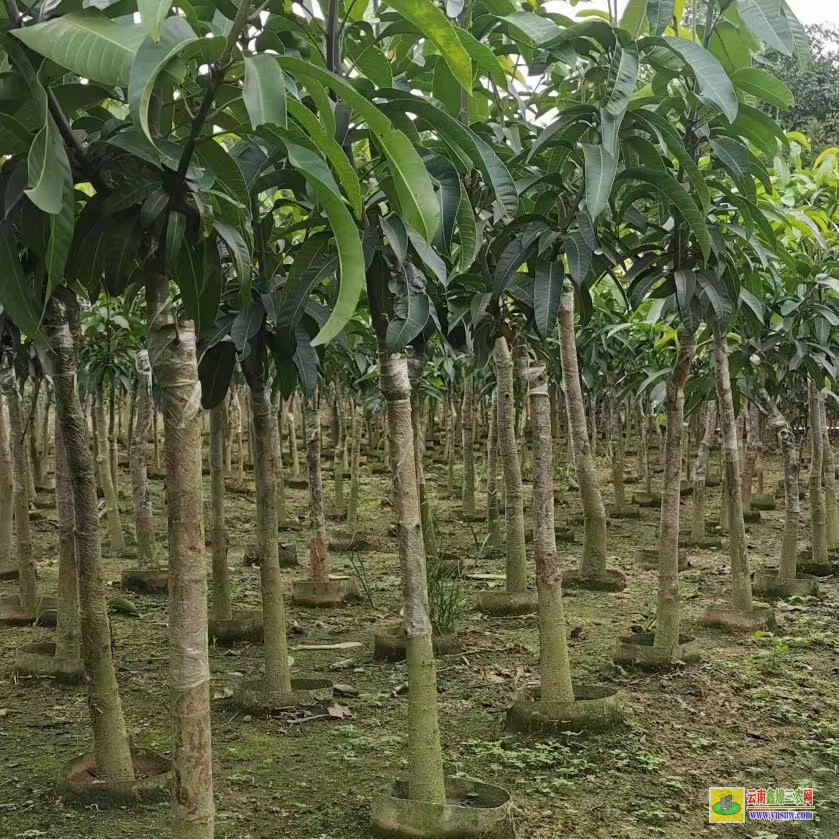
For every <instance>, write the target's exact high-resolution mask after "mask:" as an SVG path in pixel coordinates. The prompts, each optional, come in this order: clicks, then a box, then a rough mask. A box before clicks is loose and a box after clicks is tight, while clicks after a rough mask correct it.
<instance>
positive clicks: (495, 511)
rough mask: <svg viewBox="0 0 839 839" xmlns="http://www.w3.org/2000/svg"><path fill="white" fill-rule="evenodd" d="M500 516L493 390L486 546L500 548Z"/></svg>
mask: <svg viewBox="0 0 839 839" xmlns="http://www.w3.org/2000/svg"><path fill="white" fill-rule="evenodd" d="M501 542H502V537H501V517H500V515H499V505H498V397H497V395H496V393H495V391H493V394H492V400H491V401H490V409H489V429H488V431H487V539H486V545H487V548H488V549H489V550H491V551H494V550H500V548H501Z"/></svg>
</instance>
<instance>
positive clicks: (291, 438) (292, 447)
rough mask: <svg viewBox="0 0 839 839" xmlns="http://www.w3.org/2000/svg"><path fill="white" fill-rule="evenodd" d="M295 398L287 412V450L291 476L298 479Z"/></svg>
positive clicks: (298, 455)
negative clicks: (289, 458)
mask: <svg viewBox="0 0 839 839" xmlns="http://www.w3.org/2000/svg"><path fill="white" fill-rule="evenodd" d="M294 405H295V398H294V396H292V398H291V403H290V405H289V408H290V410H289V412H288V448H289V454H290V455H291V475H292V477H294V478H299V477H300V454H299V452H298V451H297V422H296V418H297V411H296V410H295V409H294Z"/></svg>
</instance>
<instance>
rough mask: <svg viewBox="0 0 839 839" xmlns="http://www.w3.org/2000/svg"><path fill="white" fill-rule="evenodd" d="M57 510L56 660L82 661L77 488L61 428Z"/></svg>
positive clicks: (57, 433) (57, 451)
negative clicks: (77, 548) (76, 538)
mask: <svg viewBox="0 0 839 839" xmlns="http://www.w3.org/2000/svg"><path fill="white" fill-rule="evenodd" d="M55 510H56V515H57V517H58V620H57V628H56V633H55V657H56V658H57V659H59V660H61V661H79V660H80V659H81V657H82V646H81V644H82V641H81V626H80V623H79V586H78V578H77V571H76V545H75V537H74V535H73V530H74V526H75V523H74V521H73V517H74V511H73V484H72V483H71V481H70V471H69V469H68V467H67V457H66V455H65V453H64V442H63V440H62V437H61V428H60V426H59V425H58V423H56V428H55Z"/></svg>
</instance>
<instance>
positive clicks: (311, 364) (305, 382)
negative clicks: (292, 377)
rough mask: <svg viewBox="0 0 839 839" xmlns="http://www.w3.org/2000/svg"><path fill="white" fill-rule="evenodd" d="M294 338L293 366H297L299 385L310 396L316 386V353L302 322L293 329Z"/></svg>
mask: <svg viewBox="0 0 839 839" xmlns="http://www.w3.org/2000/svg"><path fill="white" fill-rule="evenodd" d="M294 338H295V342H296V344H295V347H294V366H295V367H296V368H297V375H298V378H299V379H300V387H301V389H302V390H303V393H305V394H306V396H311V395H312V394H313V393H314V392H315V388H316V387H317V386H318V354H317V353H316V352H315V348H314V346H313V345H312V341H311V340H310V338H309V333H308V332H307V331H306V327H305V326H304V325H303V324H302V323H300V324H298V325H297V329H295V330H294Z"/></svg>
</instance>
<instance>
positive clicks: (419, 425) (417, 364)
mask: <svg viewBox="0 0 839 839" xmlns="http://www.w3.org/2000/svg"><path fill="white" fill-rule="evenodd" d="M425 363H426V358H425V346H424V345H421V344H419V343H417V344H416V345H415V346H414V349H413V352H412V354H411V356H410V357H409V359H408V376H409V381H410V383H411V423H412V426H413V432H414V433H413V438H414V460H415V464H414V468H415V469H416V472H417V490H418V492H419V500H420V522H421V523H422V541H423V545H424V546H425V555H426V557H429V556H434V557H436V556H439V555H440V546H439V544H438V543H437V529H436V526H435V522H434V513H433V510H432V508H431V498H430V497H429V493H428V486H427V485H426V482H425V467H424V466H423V462H422V460H423V456H424V455H425V432H424V429H423V422H422V403H423V393H422V381H423V375H424V372H425ZM473 478H474V469H473ZM474 502H475V491H474V488H473V490H472V506H473V508H474V506H475V504H474Z"/></svg>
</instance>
